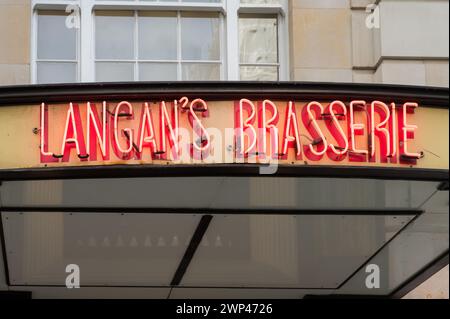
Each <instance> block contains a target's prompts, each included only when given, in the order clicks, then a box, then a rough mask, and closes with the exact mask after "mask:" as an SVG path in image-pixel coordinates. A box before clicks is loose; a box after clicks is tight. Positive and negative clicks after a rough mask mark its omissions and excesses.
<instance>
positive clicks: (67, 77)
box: [37, 62, 77, 83]
mask: <svg viewBox="0 0 450 319" xmlns="http://www.w3.org/2000/svg"><path fill="white" fill-rule="evenodd" d="M76 81H77V64H76V63H70V62H38V63H37V82H38V83H73V82H76Z"/></svg>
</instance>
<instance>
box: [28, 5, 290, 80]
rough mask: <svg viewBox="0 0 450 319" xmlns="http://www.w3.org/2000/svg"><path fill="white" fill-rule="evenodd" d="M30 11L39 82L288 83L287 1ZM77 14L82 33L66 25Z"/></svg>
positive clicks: (52, 7)
mask: <svg viewBox="0 0 450 319" xmlns="http://www.w3.org/2000/svg"><path fill="white" fill-rule="evenodd" d="M32 6H33V20H32V22H33V25H32V30H33V45H32V47H33V49H32V51H33V53H32V61H31V70H32V79H33V82H34V83H62V82H92V81H98V82H108V81H217V80H250V81H260V80H262V81H276V80H287V79H288V76H287V74H288V72H287V70H288V58H287V57H288V54H287V52H288V50H287V41H286V39H287V18H286V13H287V0H251V1H250V0H240V1H237V0H235V1H231V0H227V1H224V0H121V1H118V0H72V1H66V0H58V1H54V2H51V1H50V2H49V1H48V0H33V4H32ZM74 7H75V8H76V12H73V10H74V9H73V8H74ZM49 10H51V11H49ZM74 13H76V16H77V17H76V18H78V19H79V22H80V23H79V28H76V27H75V28H74V27H68V26H67V21H68V19H69V16H70V15H74Z"/></svg>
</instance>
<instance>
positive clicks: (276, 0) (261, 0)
mask: <svg viewBox="0 0 450 319" xmlns="http://www.w3.org/2000/svg"><path fill="white" fill-rule="evenodd" d="M280 3H281V0H241V4H280Z"/></svg>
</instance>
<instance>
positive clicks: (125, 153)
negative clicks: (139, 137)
mask: <svg viewBox="0 0 450 319" xmlns="http://www.w3.org/2000/svg"><path fill="white" fill-rule="evenodd" d="M123 108H125V109H126V110H124V112H122V109H123ZM121 117H126V118H127V119H130V120H131V119H133V117H134V113H133V106H132V105H131V104H130V103H129V102H126V101H123V102H120V103H119V104H118V105H117V107H116V110H115V111H114V143H113V149H114V153H116V155H117V157H119V158H121V159H124V160H129V159H131V157H132V155H133V152H132V151H133V130H132V129H130V128H124V129H122V131H121V133H122V134H123V136H124V137H125V138H126V139H127V148H122V146H121V145H120V142H119V133H120V132H119V118H121Z"/></svg>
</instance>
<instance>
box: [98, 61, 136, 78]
mask: <svg viewBox="0 0 450 319" xmlns="http://www.w3.org/2000/svg"><path fill="white" fill-rule="evenodd" d="M95 79H96V81H98V82H115V81H118V82H119V81H133V80H134V63H124V62H97V63H95Z"/></svg>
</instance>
